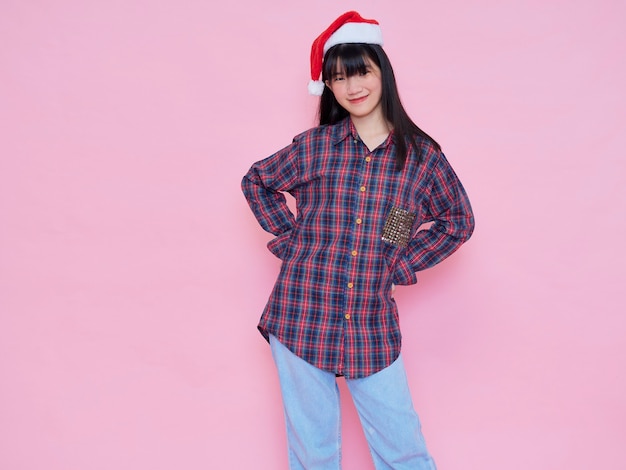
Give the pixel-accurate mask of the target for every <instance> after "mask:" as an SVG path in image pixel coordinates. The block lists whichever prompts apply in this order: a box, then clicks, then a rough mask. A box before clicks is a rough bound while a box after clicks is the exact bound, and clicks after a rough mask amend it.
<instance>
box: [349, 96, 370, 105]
mask: <svg viewBox="0 0 626 470" xmlns="http://www.w3.org/2000/svg"><path fill="white" fill-rule="evenodd" d="M367 96H368V95H365V96H361V97H360V98H354V99H352V100H350V99H349V100H348V101H349V102H350V104H359V103H362V102H363V101H365V100H366V99H367Z"/></svg>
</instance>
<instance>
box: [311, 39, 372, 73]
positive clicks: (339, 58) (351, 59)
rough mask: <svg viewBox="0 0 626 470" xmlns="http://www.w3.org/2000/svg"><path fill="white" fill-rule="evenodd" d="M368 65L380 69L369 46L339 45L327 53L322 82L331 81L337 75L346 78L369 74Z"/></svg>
mask: <svg viewBox="0 0 626 470" xmlns="http://www.w3.org/2000/svg"><path fill="white" fill-rule="evenodd" d="M368 63H374V64H376V65H377V66H379V67H380V64H378V60H377V57H376V54H375V53H374V51H373V50H372V49H371V48H370V47H369V46H368V45H367V44H339V45H337V46H334V47H331V48H330V49H329V50H328V52H327V53H326V58H325V59H324V70H323V71H322V80H330V79H331V78H332V77H333V76H334V75H337V74H343V75H345V76H346V77H352V76H353V75H357V74H363V73H365V72H367V66H368Z"/></svg>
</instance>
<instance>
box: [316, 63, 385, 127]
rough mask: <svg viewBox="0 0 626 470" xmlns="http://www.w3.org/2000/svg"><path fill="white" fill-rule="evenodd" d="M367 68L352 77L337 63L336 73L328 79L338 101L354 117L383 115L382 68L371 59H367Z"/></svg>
mask: <svg viewBox="0 0 626 470" xmlns="http://www.w3.org/2000/svg"><path fill="white" fill-rule="evenodd" d="M365 64H366V68H365V71H364V72H362V73H360V72H359V73H357V74H356V75H352V76H350V77H348V76H346V75H345V73H344V72H343V67H342V65H341V63H337V68H336V70H335V73H334V74H333V76H332V77H331V78H330V80H326V86H328V88H330V90H331V91H332V92H333V94H334V95H335V99H336V100H337V102H338V103H339V104H340V105H341V107H343V108H344V109H345V110H346V111H348V113H350V116H352V117H353V118H366V117H380V116H381V115H382V108H381V99H382V90H383V87H382V80H381V72H380V68H379V67H378V66H377V65H376V64H374V63H373V62H372V61H371V60H369V59H365Z"/></svg>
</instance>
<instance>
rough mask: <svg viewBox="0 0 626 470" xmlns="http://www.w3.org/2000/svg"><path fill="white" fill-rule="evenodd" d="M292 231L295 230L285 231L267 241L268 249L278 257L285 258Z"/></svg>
mask: <svg viewBox="0 0 626 470" xmlns="http://www.w3.org/2000/svg"><path fill="white" fill-rule="evenodd" d="M292 233H293V230H287V231H286V232H285V233H281V234H280V235H278V236H277V237H276V238H273V239H271V240H270V241H269V242H268V243H267V249H268V250H270V251H271V252H272V254H273V255H274V256H276V257H277V258H279V259H282V260H284V259H285V256H286V253H287V248H288V246H289V242H290V241H291V235H292Z"/></svg>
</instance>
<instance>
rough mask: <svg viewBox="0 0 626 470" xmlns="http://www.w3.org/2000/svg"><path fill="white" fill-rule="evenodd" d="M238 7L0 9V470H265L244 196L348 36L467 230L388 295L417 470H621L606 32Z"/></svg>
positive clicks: (620, 68) (506, 12)
mask: <svg viewBox="0 0 626 470" xmlns="http://www.w3.org/2000/svg"><path fill="white" fill-rule="evenodd" d="M243 3H244V4H243V5H242V2H224V4H223V5H220V7H218V8H215V7H213V6H211V3H210V2H200V1H195V0H189V1H185V2H178V1H174V0H158V1H156V2H153V1H147V0H112V1H107V2H101V1H100V2H98V1H84V0H59V1H56V2H43V1H36V0H19V1H18V0H4V1H3V2H2V5H1V6H0V221H1V222H0V223H1V228H0V374H1V375H0V376H1V380H2V382H1V384H0V468H2V469H7V470H39V469H46V470H86V469H89V470H111V469H116V470H127V469H128V470H137V469H151V470H166V469H167V470H170V469H174V468H184V469H187V470H194V469H198V470H200V469H209V468H210V469H260V470H265V469H267V470H274V469H279V468H286V456H285V451H284V431H283V423H282V415H281V413H282V411H281V404H280V398H279V394H278V385H277V383H276V377H275V373H274V368H273V364H272V362H271V358H270V353H269V348H268V347H267V346H266V344H265V343H264V341H263V340H262V338H261V336H260V335H259V334H258V333H257V332H256V322H257V320H258V317H259V315H260V311H261V309H262V307H263V305H264V303H265V300H266V298H267V295H268V294H269V290H270V288H271V285H272V283H273V279H274V277H275V275H276V273H277V270H278V266H279V265H278V261H277V260H276V259H275V258H273V257H272V255H271V254H270V253H269V252H268V251H266V249H265V243H266V242H267V241H268V240H269V238H270V235H269V234H266V233H264V232H263V231H262V230H261V229H260V228H259V227H258V226H257V225H256V222H255V220H254V218H253V216H252V214H251V213H250V212H249V210H248V207H247V205H246V203H245V200H244V199H243V196H242V195H241V193H240V190H239V181H240V179H241V176H242V175H243V173H244V172H245V171H246V170H247V168H248V167H249V165H250V164H251V163H252V162H253V161H255V160H258V159H260V158H263V157H265V156H267V155H268V154H270V153H271V152H273V151H274V150H277V149H278V148H280V147H282V146H284V145H286V144H287V143H289V142H290V140H291V138H292V136H293V135H295V134H296V133H298V132H300V131H301V130H304V129H306V128H308V127H310V126H311V125H312V124H313V115H314V111H315V104H316V103H315V99H314V98H312V97H309V96H308V95H307V93H306V84H307V81H308V69H307V67H308V53H309V46H310V43H311V41H312V40H313V38H314V37H315V36H316V35H317V34H318V33H319V32H320V31H321V29H322V28H323V27H325V26H326V25H327V24H328V23H329V22H330V21H331V20H332V19H334V18H335V17H336V16H337V15H338V14H339V13H342V12H343V11H345V10H347V9H351V8H357V9H359V10H360V11H361V13H362V14H363V15H364V16H366V17H373V18H377V19H378V20H379V21H380V22H381V23H382V26H383V31H384V33H385V37H386V42H387V44H386V49H387V51H388V53H389V55H390V56H391V58H392V61H393V63H394V66H395V69H396V73H397V76H398V81H399V84H400V89H401V92H402V97H403V99H404V101H405V105H406V107H407V108H408V109H409V110H410V112H411V114H412V116H413V117H414V118H415V119H416V121H417V122H418V123H419V124H420V125H421V126H423V127H424V128H425V129H426V130H427V131H428V132H430V133H431V134H432V135H434V136H435V137H436V138H437V139H438V140H439V141H440V142H441V143H442V144H443V146H444V148H445V150H446V153H447V155H448V157H449V159H450V160H451V161H452V163H453V165H454V167H455V169H456V170H457V172H458V173H459V175H460V176H461V179H462V181H463V182H464V184H465V186H466V188H467V190H468V192H469V194H470V197H471V199H472V202H473V205H474V209H475V212H476V219H477V229H476V232H475V235H474V238H473V239H472V240H471V241H470V242H469V243H468V244H467V245H466V246H465V247H464V248H462V249H461V251H460V252H458V253H457V254H456V255H455V256H454V257H453V258H451V259H450V260H448V261H447V262H446V263H444V264H442V265H440V266H438V267H436V268H434V269H432V270H431V271H428V272H424V273H422V274H421V276H420V283H419V284H418V286H416V287H414V288H402V289H399V292H398V294H397V297H398V302H399V304H400V309H401V314H402V322H403V330H404V338H405V346H404V354H405V360H406V363H407V367H408V368H409V374H410V379H411V382H412V387H413V391H414V396H415V401H416V405H417V408H418V411H419V412H420V414H421V417H422V421H423V423H424V431H425V434H426V437H427V439H428V441H429V445H430V447H431V450H432V452H433V454H434V455H435V457H436V459H437V461H438V463H439V467H440V468H441V469H442V470H503V469H505V470H518V469H519V470H526V469H528V468H534V469H546V470H574V469H576V470H577V469H581V470H582V469H600V468H602V469H621V468H626V455H625V454H624V452H623V445H624V442H625V440H626V405H625V400H624V397H625V396H626V377H625V375H624V370H625V366H626V364H625V362H626V345H625V341H624V338H625V337H626V336H625V329H626V318H625V316H624V313H625V311H626V308H625V307H626V302H625V300H624V296H623V295H622V294H620V291H621V287H620V285H621V284H623V282H624V262H625V261H626V259H625V253H624V248H623V247H624V242H623V240H624V239H626V233H625V232H626V207H625V200H626V198H625V196H626V191H625V187H626V185H625V183H626V178H625V166H626V164H625V163H624V158H623V157H624V148H625V147H626V133H625V132H624V125H625V124H626V111H625V110H626V92H625V89H626V87H625V86H624V83H626V65H625V62H624V57H626V50H625V49H626V46H625V45H626V33H625V31H626V30H625V29H624V27H623V20H624V18H625V17H626V4H624V2H618V1H607V0H605V1H599V2H582V1H570V2H560V1H548V2H545V1H525V2H517V1H512V0H505V1H499V2H496V1H470V2H467V1H464V0H449V1H443V2H413V1H405V2H400V1H396V2H393V1H392V2H378V1H373V0H370V1H361V2H357V3H356V5H355V4H349V5H348V4H343V3H342V2H338V1H336V0H335V1H328V0H320V1H318V2H316V7H315V8H312V7H303V4H301V3H299V2H286V1H280V0H274V1H269V2H256V1H251V0H250V1H246V2H243ZM383 4H385V6H384V7H383ZM342 390H344V391H345V387H343V385H342ZM344 401H345V405H346V412H345V428H346V429H345V432H344V435H345V459H344V460H345V468H346V469H348V470H350V469H353V470H354V469H358V470H362V469H366V468H371V466H370V463H369V460H368V456H367V451H366V447H365V442H364V438H363V436H362V434H361V431H360V429H359V427H358V424H357V418H356V416H355V413H354V410H353V408H351V405H350V402H349V398H348V396H347V395H346V394H344Z"/></svg>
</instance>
